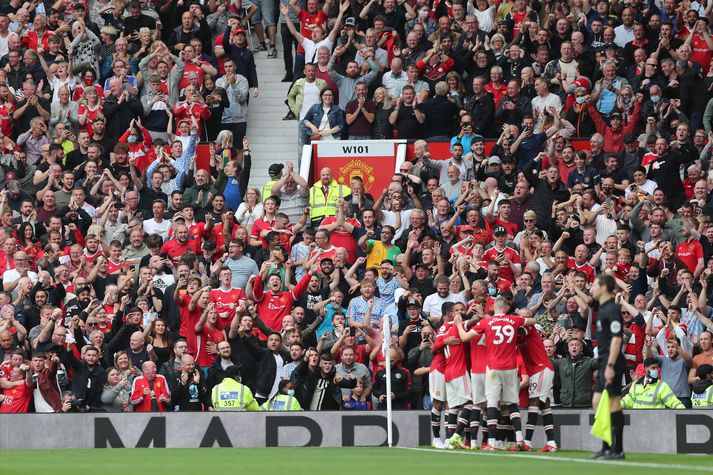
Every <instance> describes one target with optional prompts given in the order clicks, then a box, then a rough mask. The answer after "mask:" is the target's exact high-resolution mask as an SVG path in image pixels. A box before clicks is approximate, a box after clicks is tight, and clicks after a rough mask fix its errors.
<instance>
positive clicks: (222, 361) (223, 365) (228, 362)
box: [205, 328, 252, 391]
mask: <svg viewBox="0 0 713 475" xmlns="http://www.w3.org/2000/svg"><path fill="white" fill-rule="evenodd" d="M251 330H252V328H251ZM217 349H218V355H217V356H218V357H217V358H216V359H215V361H214V362H213V364H212V365H210V366H209V367H208V376H207V378H206V382H205V384H206V387H207V388H208V391H211V390H212V389H213V387H214V386H215V385H216V384H218V383H219V382H221V381H222V380H223V378H224V377H225V370H226V369H227V368H229V367H230V366H233V365H235V364H238V363H237V361H236V360H235V358H233V350H232V347H231V346H230V343H229V342H227V341H221V342H220V343H218V345H217Z"/></svg>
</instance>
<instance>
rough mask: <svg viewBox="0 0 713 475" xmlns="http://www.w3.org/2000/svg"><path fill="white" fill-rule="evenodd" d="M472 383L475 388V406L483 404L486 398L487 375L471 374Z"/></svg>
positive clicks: (473, 391) (473, 390)
mask: <svg viewBox="0 0 713 475" xmlns="http://www.w3.org/2000/svg"><path fill="white" fill-rule="evenodd" d="M470 382H471V385H472V386H473V389H472V391H471V392H472V393H473V404H482V403H484V402H485V401H486V398H485V373H473V372H471V373H470Z"/></svg>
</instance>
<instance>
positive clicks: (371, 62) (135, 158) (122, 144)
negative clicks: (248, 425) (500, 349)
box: [0, 0, 713, 449]
mask: <svg viewBox="0 0 713 475" xmlns="http://www.w3.org/2000/svg"><path fill="white" fill-rule="evenodd" d="M712 8H713V2H711V1H708V2H699V1H697V0H696V1H693V2H691V1H689V0H683V1H681V2H679V3H676V2H675V1H674V0H664V1H663V3H662V4H659V3H657V2H656V1H655V0H649V1H648V2H647V3H642V2H641V1H640V0H631V1H630V2H628V3H626V4H625V3H612V4H610V3H609V2H607V1H604V0H600V1H597V2H596V3H595V4H593V5H592V4H591V3H590V2H589V1H587V0H584V1H582V0H571V1H569V2H559V1H553V2H530V3H528V2H526V1H525V0H514V1H503V2H500V3H493V2H491V1H488V0H476V1H475V2H465V3H464V2H462V1H459V0H456V1H454V2H452V3H451V2H449V1H447V0H440V1H436V2H434V3H433V4H430V3H428V2H424V1H420V0H419V1H412V0H406V1H403V2H397V1H395V0H382V1H378V0H353V1H351V2H344V3H342V4H338V3H333V2H331V1H329V0H327V1H326V2H325V3H324V4H320V3H319V2H318V1H317V0H307V1H306V2H305V1H304V0H290V1H289V2H287V1H285V0H281V1H280V2H279V6H278V4H277V2H274V1H269V0H260V1H258V2H255V3H253V2H251V1H249V0H244V1H243V2H242V4H240V3H236V2H230V3H223V2H217V1H214V0H209V1H207V2H203V3H199V2H193V1H186V0H177V1H176V0H162V1H160V2H158V3H152V2H148V1H146V0H132V1H131V2H130V3H128V4H126V3H124V2H123V1H121V0H114V1H112V2H101V1H98V0H96V1H94V2H92V3H90V4H85V3H84V2H83V1H79V2H73V1H71V0H69V1H67V0H63V1H58V2H56V3H55V4H52V5H50V4H47V3H43V2H38V1H34V2H32V3H30V2H26V3H24V4H20V2H18V1H14V0H13V1H11V2H9V3H6V4H3V5H2V6H0V132H1V134H2V143H3V150H2V155H0V182H2V185H3V189H2V191H0V221H1V222H2V224H1V225H0V266H2V267H3V269H4V271H3V274H2V286H3V292H2V293H0V363H1V365H0V388H1V389H2V394H1V395H0V413H3V412H5V413H7V412H14V413H19V412H85V411H108V412H119V411H125V412H130V411H174V410H177V411H204V410H258V409H263V410H300V409H304V410H370V409H381V408H384V407H385V406H386V400H387V399H390V400H391V401H392V405H393V407H394V408H396V409H426V410H431V411H432V412H431V414H432V421H433V430H434V444H436V445H438V444H439V443H442V442H436V440H440V439H439V437H440V435H439V433H440V425H441V423H440V421H441V415H442V412H443V413H447V418H446V428H447V432H448V434H447V435H448V436H449V438H451V439H452V437H450V436H451V435H452V434H454V433H455V434H456V435H458V436H460V435H461V434H463V435H465V437H466V438H467V437H468V436H467V433H468V431H470V432H472V431H473V430H474V429H475V431H476V433H477V429H478V425H479V424H480V416H479V415H478V416H476V415H475V414H476V413H477V414H479V411H478V410H477V409H476V407H477V406H478V405H482V403H483V402H484V401H485V394H486V393H488V392H489V391H492V387H490V388H489V387H488V384H489V383H487V382H486V381H485V379H484V378H483V375H484V374H485V371H486V363H487V366H488V367H491V364H492V363H493V362H494V360H491V359H490V358H491V356H486V355H484V354H481V353H480V352H479V350H480V348H478V347H480V346H483V347H484V348H488V352H490V351H491V350H490V348H494V345H497V344H498V343H496V342H498V341H499V340H500V341H502V340H503V339H505V340H507V344H508V345H510V344H512V346H513V349H514V345H516V344H517V346H518V348H519V350H517V352H516V353H517V354H518V355H519V356H517V358H516V357H515V356H516V354H515V353H512V354H508V359H507V365H510V364H512V365H514V366H513V367H510V366H507V367H503V368H497V369H498V370H508V371H510V370H513V371H516V373H515V375H516V376H515V379H514V380H508V381H509V382H510V383H512V382H513V381H514V384H515V386H516V387H515V390H514V391H511V390H510V389H512V388H510V389H508V390H503V393H502V394H503V395H506V399H503V400H501V401H496V405H497V403H498V402H504V403H506V404H504V405H503V407H502V409H503V411H502V414H504V415H500V416H499V417H500V419H499V420H496V421H494V420H493V419H492V417H491V414H490V412H488V415H487V419H488V420H487V421H486V415H485V414H483V428H484V429H485V425H487V426H490V437H493V436H494V435H493V430H494V429H493V423H495V425H499V426H503V427H507V426H508V425H510V423H514V424H515V426H516V432H517V434H518V435H517V442H518V443H520V445H519V446H518V447H521V448H522V447H527V446H528V444H527V442H529V441H530V440H531V438H532V432H530V431H531V430H534V424H535V423H536V421H537V416H538V414H539V413H541V414H542V416H543V419H544V421H545V429H546V431H550V432H551V430H552V426H551V407H555V406H561V407H573V408H578V407H582V408H583V407H590V405H591V402H592V394H593V391H594V390H595V385H594V382H595V380H596V379H597V378H599V379H602V378H603V375H601V374H599V375H598V369H599V368H600V366H601V360H602V354H598V353H597V352H596V351H595V350H596V343H597V341H598V340H600V339H601V331H602V328H601V322H600V320H599V319H598V316H599V304H600V303H601V304H603V303H604V301H603V300H602V299H600V295H601V294H602V292H604V291H603V290H601V289H602V288H604V289H606V292H608V293H610V294H612V295H613V296H614V297H613V298H614V299H615V302H616V304H617V305H618V306H619V307H620V308H621V312H622V313H623V326H621V327H619V328H615V324H614V323H612V325H611V326H610V330H611V333H613V334H616V336H621V338H622V340H623V344H622V348H621V351H622V352H623V355H624V359H625V366H626V368H625V369H626V371H623V369H624V368H622V374H623V377H622V379H621V381H615V383H614V385H615V386H616V387H617V389H616V391H621V390H623V392H624V393H625V394H626V396H625V397H624V398H623V403H622V404H623V405H624V407H633V408H642V409H645V408H663V407H671V408H683V407H692V406H709V407H710V406H713V333H712V332H713V323H712V322H711V316H713V303H712V301H711V297H712V296H711V294H712V293H713V283H712V282H711V281H712V279H711V276H712V275H713V222H711V217H712V216H713V198H712V197H711V196H712V195H711V192H712V191H713V179H711V178H709V162H710V156H711V143H713V133H712V132H711V125H712V124H711V122H712V119H713V100H711V96H712V95H711V88H712V87H713V68H711V58H712V56H713V39H712V38H713V37H711V34H710V28H709V24H710V21H709V19H710V17H711V9H712ZM278 11H279V18H278ZM278 21H279V22H280V27H281V29H280V33H281V36H282V42H283V45H284V49H283V56H284V61H285V70H286V74H285V78H284V80H285V81H286V82H292V85H291V86H290V90H289V93H288V97H287V104H288V106H289V113H288V116H287V117H286V119H297V124H298V125H297V128H298V142H299V144H304V143H309V141H310V140H312V141H314V140H339V139H353V140H358V139H365V138H379V139H388V138H395V137H398V138H406V139H414V140H415V144H414V147H415V159H414V160H413V161H408V162H405V163H403V164H401V166H400V169H399V171H398V173H394V175H393V177H392V179H391V183H390V184H389V185H388V186H387V187H386V188H385V189H383V190H380V189H379V190H376V189H369V183H368V180H366V181H365V180H364V179H363V178H361V177H353V178H352V179H351V181H350V182H349V183H348V184H346V183H344V184H340V183H339V182H338V181H337V180H336V179H335V177H334V176H333V171H332V170H330V169H329V168H324V169H322V170H321V171H320V173H319V174H320V180H319V181H317V182H316V183H315V184H313V185H311V186H310V185H309V184H308V183H307V181H306V180H305V179H304V178H303V177H301V176H300V175H299V174H298V173H297V172H296V171H295V167H294V166H293V164H292V163H289V162H288V163H286V164H273V165H272V166H270V169H269V175H270V181H269V182H268V183H267V184H266V185H265V186H264V187H263V188H262V189H258V188H256V187H254V186H250V184H251V183H250V180H251V176H250V169H251V156H250V150H249V142H248V140H247V138H246V137H245V132H246V124H247V110H248V100H249V97H250V95H251V94H250V92H251V91H250V90H251V89H252V95H253V96H258V94H259V89H258V78H257V71H256V68H255V61H254V57H253V53H252V50H256V51H265V52H266V54H267V55H268V57H276V56H277V51H276V40H275V35H276V23H277V22H278ZM248 28H249V31H252V30H254V33H255V37H256V38H257V41H256V42H253V40H252V38H249V35H248V34H247V33H246V31H245V29H248ZM293 47H297V49H296V51H295V55H294V58H293V54H292V50H293ZM488 137H495V138H496V139H493V141H496V143H495V145H494V146H493V147H492V148H490V149H489V150H488V151H487V152H486V142H485V140H484V138H488ZM576 138H586V139H588V140H589V146H588V147H586V149H585V150H575V148H574V147H573V145H572V141H573V139H576ZM206 140H207V141H210V142H211V143H212V144H214V145H211V159H210V167H209V169H199V168H198V167H197V165H196V159H195V151H196V146H197V144H198V142H200V141H206ZM429 141H450V151H451V154H452V156H451V157H450V158H448V159H446V160H433V159H432V158H431V155H430V153H429V147H430V145H429ZM252 178H253V181H254V180H255V177H252ZM503 315H506V316H510V318H511V319H512V320H513V321H514V322H516V323H517V325H514V326H512V327H508V328H509V330H508V332H506V333H505V334H499V335H495V336H493V335H492V334H489V333H487V332H485V330H484V329H483V327H484V324H483V323H480V322H486V321H488V322H489V321H490V320H489V319H491V318H494V317H493V316H495V317H503ZM384 316H387V317H388V318H390V320H391V322H392V325H391V327H392V328H393V332H391V333H390V334H384V332H382V321H383V317H384ZM464 321H465V322H466V323H465V324H463V323H462V322H464ZM517 327H523V328H522V330H518V331H517V332H516V331H515V330H517ZM525 328H527V329H525ZM516 333H517V335H516ZM481 334H484V335H485V337H484V339H482V338H481V339H479V340H473V341H472V342H470V343H468V342H467V340H468V339H471V338H473V337H475V336H478V337H480V335H481ZM385 339H388V342H389V346H390V348H391V351H390V353H389V354H388V355H386V356H387V357H388V358H390V361H391V363H392V365H391V372H392V374H391V381H392V391H391V394H387V391H386V375H385V369H384V358H385V356H384V354H383V353H382V352H381V345H382V342H383V341H384V340H385ZM486 341H487V344H485V342H486ZM468 349H470V350H468ZM469 351H470V352H469ZM488 354H489V353H488ZM510 356H512V358H510ZM599 373H601V371H599ZM508 374H510V373H508ZM469 375H470V376H472V380H471V379H470V377H469ZM463 378H465V379H463ZM465 380H467V383H463V381H465ZM459 381H461V383H459ZM471 382H472V386H473V391H471V390H470V384H471ZM458 384H461V386H458ZM518 392H519V394H517V393H518ZM513 394H515V395H514V396H513ZM511 399H517V400H515V401H513V400H511ZM490 400H491V398H490V397H488V403H489V404H488V406H490V405H491V404H490V402H491V401H490ZM518 406H519V407H525V408H528V414H527V424H526V431H525V432H526V434H525V435H524V436H523V435H522V434H521V432H522V430H519V431H518V430H517V427H518V426H517V424H520V422H519V417H520V416H519V413H518V412H517V409H518ZM488 409H490V407H489V408H488ZM465 410H467V412H465ZM483 412H485V411H483ZM508 413H509V418H508V415H507V414H508ZM515 414H517V417H515ZM548 418H549V419H548ZM548 420H549V423H548ZM515 421H517V422H515ZM486 422H487V424H486ZM520 428H521V427H520ZM550 432H548V446H547V447H546V448H549V449H556V445H554V441H553V440H552V437H551V436H550ZM523 441H524V442H523ZM491 445H493V444H491Z"/></svg>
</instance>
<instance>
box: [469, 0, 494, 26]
mask: <svg viewBox="0 0 713 475" xmlns="http://www.w3.org/2000/svg"><path fill="white" fill-rule="evenodd" d="M494 12H495V5H493V6H490V7H488V8H486V9H485V10H484V11H482V12H481V11H480V10H478V9H477V8H475V7H474V6H473V4H472V3H470V2H468V15H475V17H476V18H477V19H478V29H479V30H483V31H484V32H486V33H490V32H491V31H493V29H494V28H495V19H494V15H493V13H494Z"/></svg>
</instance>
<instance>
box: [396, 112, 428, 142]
mask: <svg viewBox="0 0 713 475" xmlns="http://www.w3.org/2000/svg"><path fill="white" fill-rule="evenodd" d="M394 128H395V129H396V130H397V131H398V133H399V138H400V139H418V138H421V132H422V129H423V127H422V125H421V123H420V122H419V121H418V120H416V113H415V112H414V110H413V107H412V106H405V105H402V106H401V108H400V109H399V113H398V117H397V118H396V124H394Z"/></svg>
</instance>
